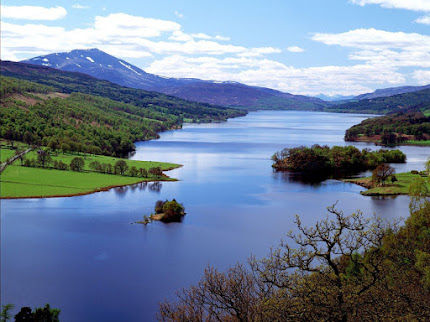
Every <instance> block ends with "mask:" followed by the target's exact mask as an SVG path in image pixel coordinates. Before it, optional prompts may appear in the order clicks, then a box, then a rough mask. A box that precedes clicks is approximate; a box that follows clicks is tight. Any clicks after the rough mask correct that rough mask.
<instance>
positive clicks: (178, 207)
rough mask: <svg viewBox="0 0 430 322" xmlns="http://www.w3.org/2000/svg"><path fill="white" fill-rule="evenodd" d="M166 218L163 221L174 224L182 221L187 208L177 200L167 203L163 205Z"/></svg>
mask: <svg viewBox="0 0 430 322" xmlns="http://www.w3.org/2000/svg"><path fill="white" fill-rule="evenodd" d="M163 213H164V216H163V217H162V218H161V221H164V222H173V221H180V220H181V219H182V217H183V216H184V214H185V208H184V206H183V205H182V204H180V203H178V202H177V201H176V200H175V199H173V200H172V201H167V200H166V201H165V202H164V204H163Z"/></svg>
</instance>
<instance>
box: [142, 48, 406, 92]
mask: <svg viewBox="0 0 430 322" xmlns="http://www.w3.org/2000/svg"><path fill="white" fill-rule="evenodd" d="M145 70H146V71H148V72H150V73H154V74H159V75H164V76H169V77H195V78H201V79H215V80H220V81H229V80H232V81H238V82H241V83H245V84H249V85H255V86H264V87H270V88H274V89H278V90H281V91H285V92H291V93H299V94H305V95H316V94H319V93H321V92H324V93H326V94H331V95H335V94H343V95H354V94H360V93H363V92H369V91H371V89H370V88H369V87H366V86H364V85H362V84H366V83H367V84H385V83H390V84H401V83H403V82H404V81H405V78H404V76H403V75H402V74H400V73H398V72H396V71H395V69H393V68H386V67H385V66H374V65H367V64H363V65H355V66H324V67H310V68H295V67H292V66H286V65H284V64H282V63H280V62H277V61H273V60H269V59H257V58H249V57H236V58H217V57H186V56H182V55H173V56H169V57H165V58H163V59H160V60H156V61H154V62H153V63H152V64H151V65H150V66H149V67H148V68H146V69H145Z"/></svg>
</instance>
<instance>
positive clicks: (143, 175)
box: [139, 168, 148, 178]
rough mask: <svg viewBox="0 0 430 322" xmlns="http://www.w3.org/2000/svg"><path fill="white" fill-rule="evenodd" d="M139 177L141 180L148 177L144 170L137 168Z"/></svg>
mask: <svg viewBox="0 0 430 322" xmlns="http://www.w3.org/2000/svg"><path fill="white" fill-rule="evenodd" d="M139 175H140V176H141V177H143V178H147V177H148V171H147V170H146V169H144V168H139Z"/></svg>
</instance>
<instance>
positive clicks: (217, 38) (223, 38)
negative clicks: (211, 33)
mask: <svg viewBox="0 0 430 322" xmlns="http://www.w3.org/2000/svg"><path fill="white" fill-rule="evenodd" d="M215 39H216V40H221V41H230V40H231V38H230V37H224V36H220V35H216V36H215Z"/></svg>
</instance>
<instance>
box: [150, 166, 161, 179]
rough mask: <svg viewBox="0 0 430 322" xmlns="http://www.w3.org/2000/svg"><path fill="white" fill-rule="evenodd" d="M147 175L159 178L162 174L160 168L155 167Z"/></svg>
mask: <svg viewBox="0 0 430 322" xmlns="http://www.w3.org/2000/svg"><path fill="white" fill-rule="evenodd" d="M149 173H150V174H152V175H154V176H156V177H159V176H161V175H162V174H163V171H161V168H160V167H155V168H150V169H149Z"/></svg>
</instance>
